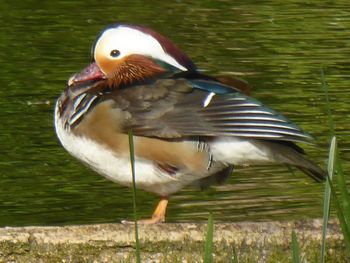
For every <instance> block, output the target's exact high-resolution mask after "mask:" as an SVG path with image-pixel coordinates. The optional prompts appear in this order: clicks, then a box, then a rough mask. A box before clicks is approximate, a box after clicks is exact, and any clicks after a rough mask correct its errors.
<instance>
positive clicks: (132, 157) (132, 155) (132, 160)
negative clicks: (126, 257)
mask: <svg viewBox="0 0 350 263" xmlns="http://www.w3.org/2000/svg"><path fill="white" fill-rule="evenodd" d="M128 135H129V150H130V164H131V174H132V193H133V211H134V223H135V242H136V262H137V263H140V262H141V249H140V241H139V229H138V225H137V211H136V180H135V150H134V138H133V135H132V130H131V129H130V130H129V132H128Z"/></svg>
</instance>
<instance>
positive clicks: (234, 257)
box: [232, 247, 238, 263]
mask: <svg viewBox="0 0 350 263" xmlns="http://www.w3.org/2000/svg"><path fill="white" fill-rule="evenodd" d="M232 254H233V255H232V256H233V257H232V263H238V256H237V251H236V249H235V247H233V249H232Z"/></svg>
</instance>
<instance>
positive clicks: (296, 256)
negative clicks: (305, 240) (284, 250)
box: [292, 230, 301, 263]
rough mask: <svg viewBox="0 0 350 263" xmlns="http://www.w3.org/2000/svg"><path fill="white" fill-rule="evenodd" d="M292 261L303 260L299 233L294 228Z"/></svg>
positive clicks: (294, 262) (297, 262)
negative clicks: (298, 237)
mask: <svg viewBox="0 0 350 263" xmlns="http://www.w3.org/2000/svg"><path fill="white" fill-rule="evenodd" d="M292 262H293V263H300V262H301V261H300V248H299V243H298V239H297V235H296V234H295V232H294V230H293V232H292Z"/></svg>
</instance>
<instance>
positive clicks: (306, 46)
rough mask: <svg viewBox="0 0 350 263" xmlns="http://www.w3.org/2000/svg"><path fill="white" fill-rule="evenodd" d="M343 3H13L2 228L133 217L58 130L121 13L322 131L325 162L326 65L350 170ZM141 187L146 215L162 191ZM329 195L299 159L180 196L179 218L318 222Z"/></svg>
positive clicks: (1, 95)
mask: <svg viewBox="0 0 350 263" xmlns="http://www.w3.org/2000/svg"><path fill="white" fill-rule="evenodd" d="M7 2H8V3H7ZM314 2H315V3H314ZM317 2H320V3H317ZM335 2H336V3H335V4H331V3H330V2H321V1H309V2H306V3H304V2H303V1H293V0H288V1H284V2H283V4H281V2H280V1H276V0H275V1H267V2H266V3H265V4H258V3H255V1H234V3H232V1H215V2H214V1H197V2H196V3H193V1H172V2H171V3H170V2H169V3H165V2H161V1H147V2H144V1H133V2H132V3H129V2H127V1H104V3H103V4H101V3H100V1H74V2H70V1H57V2H55V3H54V2H42V1H25V2H22V1H11V4H10V3H9V1H2V2H1V3H0V10H1V11H0V36H1V40H0V64H1V72H0V84H1V89H0V108H1V109H0V149H1V153H0V156H1V159H0V225H2V226H4V225H11V226H17V225H60V224H78V223H101V222H118V221H120V220H121V219H125V218H131V217H132V193H131V189H129V188H125V187H121V186H118V185H117V184H114V183H111V182H109V181H107V180H106V179H104V178H102V177H101V176H99V175H97V174H96V173H95V172H93V171H91V170H89V169H88V168H86V167H84V166H83V165H82V164H81V163H80V162H78V161H77V160H75V159H74V158H72V157H71V156H70V155H69V154H68V153H67V152H66V151H65V150H64V149H63V148H62V147H61V146H60V144H59V142H58V141H57V139H56V136H55V133H54V127H53V107H54V103H55V100H56V98H57V97H58V96H59V94H60V93H61V91H62V90H63V89H64V87H65V84H66V80H67V79H68V78H69V76H71V75H72V74H73V73H74V72H77V71H79V70H80V69H81V68H82V67H83V66H85V65H87V64H88V63H89V61H90V47H91V44H92V42H93V41H94V39H95V37H96V35H97V34H98V32H99V31H100V30H101V29H102V28H103V27H104V26H105V25H107V24H109V23H113V22H118V21H122V22H129V23H136V24H143V25H147V26H149V27H152V28H154V29H155V30H157V31H159V32H161V33H163V34H164V35H166V36H168V37H170V38H171V39H172V40H173V41H174V42H176V43H177V44H178V46H180V47H181V48H182V49H183V50H185V51H186V53H187V54H188V55H190V56H191V58H192V59H193V60H194V61H195V62H196V64H197V66H198V67H199V68H200V69H202V70H205V72H206V73H207V74H213V75H232V76H238V77H240V78H243V79H245V80H247V81H248V82H249V83H250V84H251V85H252V86H253V95H254V96H255V97H256V98H258V99H259V100H261V101H263V102H264V103H265V104H267V105H269V106H271V107H273V108H274V109H276V110H278V111H280V112H282V113H283V114H285V115H286V116H288V117H289V118H290V119H291V120H293V121H294V122H296V123H298V125H299V126H301V127H302V128H303V129H305V130H307V131H308V132H310V133H311V134H312V135H313V136H315V138H316V141H315V142H316V145H315V146H312V145H305V149H306V151H307V152H308V154H309V156H310V158H311V159H313V160H314V161H315V162H317V163H318V164H320V165H321V166H324V163H325V160H326V158H327V148H328V140H329V125H328V120H327V107H326V104H325V97H324V92H323V90H322V83H321V82H322V81H321V69H323V70H324V73H325V78H326V81H327V83H328V85H329V93H330V96H331V105H332V114H333V117H334V120H335V123H336V133H337V135H338V139H339V144H340V149H341V156H342V159H343V161H344V170H345V172H346V173H347V174H349V171H350V165H349V160H350V136H349V135H350V134H349V130H350V125H349V119H350V107H349V101H350V85H349V83H350V81H349V80H350V73H349V72H350V60H349V57H350V3H349V1H345V0H344V1H341V0H340V1H335ZM137 194H138V200H137V202H138V209H139V214H140V215H141V216H142V217H147V216H149V215H150V214H151V213H152V210H153V207H154V205H155V202H156V201H157V199H158V197H157V196H154V195H152V194H149V193H145V192H142V191H139V192H138V193H137ZM322 197H323V185H322V184H316V183H314V182H313V181H311V180H310V179H309V178H307V177H306V176H304V175H303V174H301V173H300V172H298V171H294V173H293V172H291V171H290V170H289V168H288V167H284V166H267V167H266V166H259V167H245V168H237V169H235V172H234V174H233V175H232V176H231V178H230V179H229V180H228V182H227V183H226V184H225V185H223V186H218V187H214V188H211V189H209V190H206V191H198V190H197V189H194V188H187V189H184V190H183V191H181V192H180V193H178V194H176V195H174V196H173V197H172V199H171V202H170V207H169V214H168V221H172V222H174V221H177V222H181V221H200V220H205V219H206V218H207V216H208V213H209V212H213V213H214V218H215V220H217V221H248V220H249V221H250V220H271V219H273V220H280V219H282V220H283V219H291V218H293V219H300V218H314V217H320V216H321V213H322Z"/></svg>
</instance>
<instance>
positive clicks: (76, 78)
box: [68, 62, 106, 86]
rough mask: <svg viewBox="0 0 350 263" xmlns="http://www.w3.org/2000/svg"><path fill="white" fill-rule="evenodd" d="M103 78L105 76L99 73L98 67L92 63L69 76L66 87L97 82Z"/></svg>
mask: <svg viewBox="0 0 350 263" xmlns="http://www.w3.org/2000/svg"><path fill="white" fill-rule="evenodd" d="M105 78H106V76H105V74H104V73H103V72H102V71H101V69H100V67H99V66H98V65H97V64H96V62H92V63H91V64H90V65H89V66H87V67H86V68H84V69H83V70H82V71H81V72H79V73H76V74H74V75H73V76H71V77H70V78H69V80H68V86H73V85H76V84H80V83H85V82H91V81H98V80H102V79H105Z"/></svg>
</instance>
